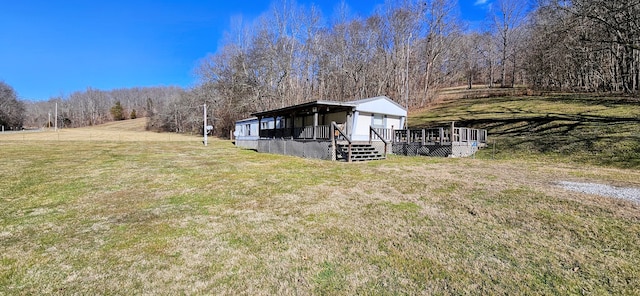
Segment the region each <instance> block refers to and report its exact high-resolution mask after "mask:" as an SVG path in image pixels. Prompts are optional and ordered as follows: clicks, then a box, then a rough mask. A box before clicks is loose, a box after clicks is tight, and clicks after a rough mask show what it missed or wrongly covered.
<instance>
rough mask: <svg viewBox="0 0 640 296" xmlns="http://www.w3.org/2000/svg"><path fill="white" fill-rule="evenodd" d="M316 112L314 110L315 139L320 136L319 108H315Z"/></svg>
mask: <svg viewBox="0 0 640 296" xmlns="http://www.w3.org/2000/svg"><path fill="white" fill-rule="evenodd" d="M315 109H316V110H315V112H313V139H314V140H315V139H316V137H317V136H318V131H317V130H318V108H315Z"/></svg>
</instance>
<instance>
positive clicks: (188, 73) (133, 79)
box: [0, 0, 491, 100]
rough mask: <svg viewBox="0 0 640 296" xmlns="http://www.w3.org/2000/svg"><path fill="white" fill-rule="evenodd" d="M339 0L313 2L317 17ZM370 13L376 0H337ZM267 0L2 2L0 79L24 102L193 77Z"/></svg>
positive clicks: (476, 3)
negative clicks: (235, 20) (236, 21)
mask: <svg viewBox="0 0 640 296" xmlns="http://www.w3.org/2000/svg"><path fill="white" fill-rule="evenodd" d="M340 2H341V1H340V0H333V1H331V0H316V1H313V0H298V1H297V3H298V4H301V5H309V4H310V3H315V4H316V5H318V6H319V7H320V8H321V9H322V11H323V14H324V16H325V17H330V16H331V15H332V14H333V11H334V8H335V7H336V6H337V5H338V4H339V3H340ZM345 2H346V3H347V4H348V5H349V7H350V8H351V10H352V12H354V13H357V14H359V15H361V16H367V15H369V14H371V12H372V11H374V10H375V9H376V7H377V6H378V5H380V4H382V3H384V0H345ZM490 2H491V0H459V3H460V10H461V14H462V17H463V18H464V19H466V20H468V21H471V22H478V21H481V20H482V19H484V17H485V11H486V7H487V6H488V5H489V4H490ZM270 4H271V1H270V0H269V1H248V0H247V1H245V0H225V1H198V0H182V1H180V0H162V1H151V0H142V1H140V0H128V1H126V0H125V1H120V0H112V1H80V0H78V1H55V0H51V1H32V0H20V1H5V3H3V4H2V6H1V7H0V8H1V9H0V81H4V82H6V83H7V84H9V85H11V86H13V88H14V89H15V90H16V92H17V93H18V96H19V97H20V98H22V99H25V100H47V99H49V98H50V97H52V96H59V95H68V94H70V93H72V92H74V91H81V90H85V89H86V88H87V87H92V88H97V89H103V90H109V89H114V88H128V87H135V86H159V85H177V86H182V87H188V86H191V85H193V84H195V82H196V78H195V77H194V74H193V69H194V67H195V66H196V65H197V63H198V60H199V59H201V58H203V57H205V56H206V55H207V53H213V52H215V51H216V49H217V48H218V45H219V44H220V42H221V38H222V36H223V34H224V32H225V30H228V28H229V24H230V20H231V18H232V17H235V16H242V17H243V19H246V20H251V19H255V18H257V17H258V16H259V15H260V14H262V13H264V12H266V11H267V10H268V9H269V6H270Z"/></svg>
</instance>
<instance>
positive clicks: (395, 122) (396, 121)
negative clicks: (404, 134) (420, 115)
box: [386, 116, 402, 129]
mask: <svg viewBox="0 0 640 296" xmlns="http://www.w3.org/2000/svg"><path fill="white" fill-rule="evenodd" d="M386 128H393V129H401V128H402V126H401V122H400V117H395V116H388V117H387V126H386Z"/></svg>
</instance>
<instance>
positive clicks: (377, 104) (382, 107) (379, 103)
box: [356, 97, 407, 116]
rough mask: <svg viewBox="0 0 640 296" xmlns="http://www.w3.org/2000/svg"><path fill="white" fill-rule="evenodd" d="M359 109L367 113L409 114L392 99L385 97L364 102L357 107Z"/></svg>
mask: <svg viewBox="0 0 640 296" xmlns="http://www.w3.org/2000/svg"><path fill="white" fill-rule="evenodd" d="M356 110H357V111H360V112H367V113H378V114H388V115H395V116H407V111H405V110H404V109H402V108H400V107H398V106H397V105H396V104H394V103H393V102H391V101H388V100H387V99H386V98H385V97H380V99H378V100H371V101H369V102H364V103H361V104H359V105H358V106H357V107H356Z"/></svg>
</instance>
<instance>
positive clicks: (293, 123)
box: [289, 113, 296, 140]
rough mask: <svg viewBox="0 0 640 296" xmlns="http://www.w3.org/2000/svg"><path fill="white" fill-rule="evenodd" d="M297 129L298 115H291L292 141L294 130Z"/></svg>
mask: <svg viewBox="0 0 640 296" xmlns="http://www.w3.org/2000/svg"><path fill="white" fill-rule="evenodd" d="M295 128H296V114H295V113H291V129H290V131H289V132H290V136H291V140H293V134H294V129H295Z"/></svg>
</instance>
